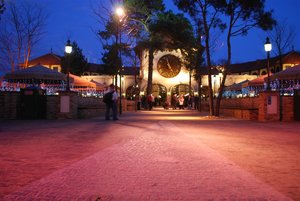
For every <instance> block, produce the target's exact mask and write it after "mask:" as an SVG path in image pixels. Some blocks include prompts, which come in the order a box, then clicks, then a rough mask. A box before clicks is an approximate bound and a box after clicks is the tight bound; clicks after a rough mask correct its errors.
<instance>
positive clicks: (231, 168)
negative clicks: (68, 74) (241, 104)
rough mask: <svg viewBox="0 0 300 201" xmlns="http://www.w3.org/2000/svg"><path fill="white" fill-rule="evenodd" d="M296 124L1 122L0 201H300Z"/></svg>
mask: <svg viewBox="0 0 300 201" xmlns="http://www.w3.org/2000/svg"><path fill="white" fill-rule="evenodd" d="M299 159H300V122H286V123H282V122H273V123H261V122H256V121H244V120H237V119H232V118H225V117H220V118H210V117H208V116H206V114H203V113H199V112H197V111H188V110H184V111H179V110H176V111H173V110H161V109H154V111H138V112H124V113H123V114H122V116H121V117H120V120H118V121H105V120H104V117H103V116H101V117H100V116H99V117H96V118H93V119H82V120H80V119H77V120H35V121H29V120H5V121H0V167H1V168H0V200H5V201H7V200H12V201H18V200H20V201H26V200H28V201H29V200H30V201H32V200H41V201H48V200H49V201H50V200H51V201H53V200H62V201H71V200H74V201H75V200H76V201H81V200H87V201H90V200H91V201H92V200H101V201H104V200H105V201H123V200H124V201H125V200H126V201H127V200H128V201H148V200H161V201H167V200H177V201H179V200H180V201H190V200H193V201H196V200H197V201H201V200H211V201H212V200H222V201H225V200H226V201H231V200H236V201H237V200H245V201H248V200H249V201H250V200H251V201H252V200H253V201H254V200H273V201H276V200H278V201H282V200H300V160H299Z"/></svg>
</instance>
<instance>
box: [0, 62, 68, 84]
mask: <svg viewBox="0 0 300 201" xmlns="http://www.w3.org/2000/svg"><path fill="white" fill-rule="evenodd" d="M4 79H6V80H8V81H17V82H22V81H25V82H32V83H40V82H44V83H47V82H49V81H63V80H66V75H65V74H63V73H60V72H57V71H55V70H52V69H50V68H47V67H45V66H41V65H37V66H33V67H28V68H24V69H21V70H17V71H15V72H12V73H7V74H5V75H4Z"/></svg>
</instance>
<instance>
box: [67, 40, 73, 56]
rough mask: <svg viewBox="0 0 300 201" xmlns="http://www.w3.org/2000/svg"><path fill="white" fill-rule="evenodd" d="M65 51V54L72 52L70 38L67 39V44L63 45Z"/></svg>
mask: <svg viewBox="0 0 300 201" xmlns="http://www.w3.org/2000/svg"><path fill="white" fill-rule="evenodd" d="M65 52H66V53H67V54H70V53H72V45H71V42H70V40H68V41H67V44H66V46H65Z"/></svg>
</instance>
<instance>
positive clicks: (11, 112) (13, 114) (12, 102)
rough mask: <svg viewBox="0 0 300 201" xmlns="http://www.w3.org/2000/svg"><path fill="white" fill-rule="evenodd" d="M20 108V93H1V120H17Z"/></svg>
mask: <svg viewBox="0 0 300 201" xmlns="http://www.w3.org/2000/svg"><path fill="white" fill-rule="evenodd" d="M19 107H20V93H19V92H9V91H4V92H0V119H17V116H18V112H19Z"/></svg>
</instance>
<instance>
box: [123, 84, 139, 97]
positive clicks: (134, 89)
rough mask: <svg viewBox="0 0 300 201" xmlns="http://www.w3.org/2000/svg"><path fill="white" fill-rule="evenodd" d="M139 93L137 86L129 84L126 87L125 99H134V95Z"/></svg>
mask: <svg viewBox="0 0 300 201" xmlns="http://www.w3.org/2000/svg"><path fill="white" fill-rule="evenodd" d="M139 93H140V90H139V88H137V87H135V86H129V87H128V88H127V89H126V99H127V100H134V98H135V96H136V95H138V94H139Z"/></svg>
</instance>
